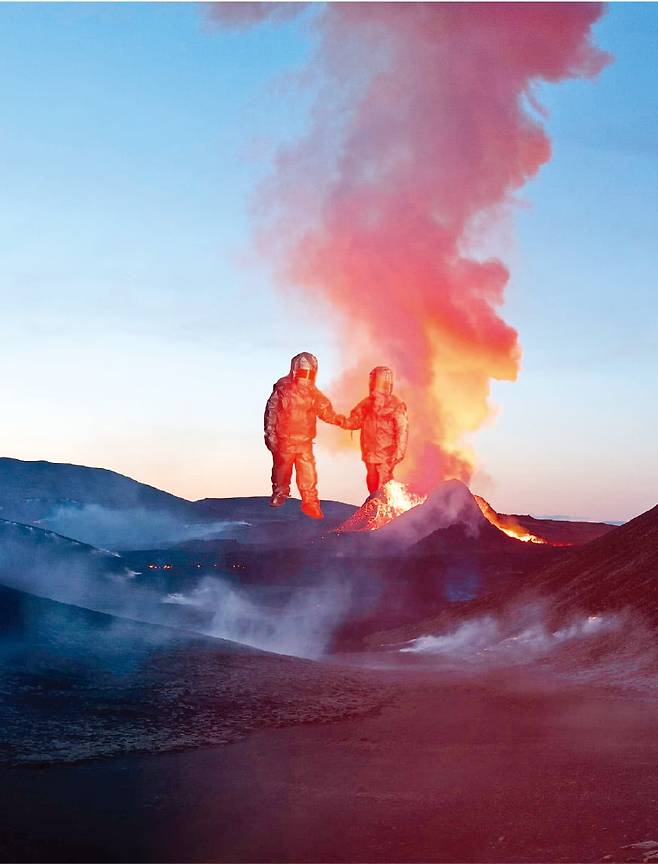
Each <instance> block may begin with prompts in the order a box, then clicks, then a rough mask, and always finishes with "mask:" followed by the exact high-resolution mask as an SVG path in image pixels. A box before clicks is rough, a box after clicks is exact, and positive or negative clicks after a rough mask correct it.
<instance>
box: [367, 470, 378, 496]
mask: <svg viewBox="0 0 658 864" xmlns="http://www.w3.org/2000/svg"><path fill="white" fill-rule="evenodd" d="M377 469H378V466H377V464H376V463H375V462H366V485H367V487H368V492H370V494H371V495H372V494H373V492H376V491H377V490H378V489H379V471H378V470H377Z"/></svg>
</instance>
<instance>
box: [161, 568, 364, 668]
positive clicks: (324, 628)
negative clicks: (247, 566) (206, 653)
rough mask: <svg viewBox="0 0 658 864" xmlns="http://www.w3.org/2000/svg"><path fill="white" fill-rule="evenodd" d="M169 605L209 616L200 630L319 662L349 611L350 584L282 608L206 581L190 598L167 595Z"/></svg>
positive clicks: (308, 592)
mask: <svg viewBox="0 0 658 864" xmlns="http://www.w3.org/2000/svg"><path fill="white" fill-rule="evenodd" d="M164 602H165V603H169V604H175V605H180V606H186V607H192V608H194V609H197V610H200V611H201V612H202V613H204V615H205V616H206V617H207V616H210V620H209V622H208V623H207V624H206V625H204V626H203V628H202V632H204V633H206V634H208V635H209V636H215V637H221V638H222V639H230V640H232V641H234V642H241V643H242V644H244V645H250V646H252V647H254V648H260V649H262V650H264V651H272V652H274V653H276V654H290V655H293V656H295V657H307V658H317V657H320V656H322V654H324V653H325V651H326V649H327V648H328V647H329V643H330V641H331V637H332V635H333V633H334V632H335V630H336V628H337V626H338V624H339V623H340V622H341V621H342V620H343V618H344V617H345V615H346V614H347V612H348V608H349V602H350V590H349V587H348V586H347V585H336V584H333V583H327V584H324V585H320V586H318V587H314V588H310V589H308V588H305V589H304V590H300V591H299V592H297V593H295V594H293V595H292V597H291V598H290V599H289V600H288V601H287V603H286V604H285V606H284V607H283V608H282V609H277V608H272V607H269V608H268V607H267V606H266V605H265V604H264V603H262V602H260V603H259V602H257V601H256V600H255V599H254V598H252V597H250V596H248V595H247V593H246V592H245V591H243V590H240V589H239V588H237V587H235V586H231V585H229V584H228V583H227V582H225V581H224V580H220V579H216V578H213V577H206V578H204V579H203V580H202V581H201V582H200V583H199V585H198V586H197V587H196V588H195V589H194V590H193V591H191V592H189V593H188V594H180V593H176V594H169V595H168V596H167V597H166V598H164Z"/></svg>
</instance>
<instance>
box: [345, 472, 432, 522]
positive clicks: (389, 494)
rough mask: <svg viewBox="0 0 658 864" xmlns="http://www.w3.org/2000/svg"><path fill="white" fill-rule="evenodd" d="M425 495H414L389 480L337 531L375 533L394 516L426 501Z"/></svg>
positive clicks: (401, 484)
mask: <svg viewBox="0 0 658 864" xmlns="http://www.w3.org/2000/svg"><path fill="white" fill-rule="evenodd" d="M426 498H427V496H426V495H415V494H414V493H413V492H410V491H409V489H408V488H407V487H406V486H405V484H404V483H400V482H399V480H389V481H388V483H386V485H385V486H382V488H381V489H378V490H377V491H376V492H375V493H374V494H373V495H371V496H370V498H368V499H367V501H366V502H365V503H364V504H363V505H362V506H361V507H359V509H358V510H357V511H356V513H353V514H352V516H350V518H349V519H347V520H346V521H345V522H343V524H342V525H341V526H340V527H339V528H338V529H337V531H338V532H339V533H341V532H343V531H376V530H377V529H378V528H382V527H383V526H384V525H387V524H388V523H389V522H390V521H391V520H393V519H395V517H396V516H400V515H401V514H402V513H406V511H407V510H411V508H412V507H417V506H418V505H419V504H422V503H423V502H424V501H425V500H426Z"/></svg>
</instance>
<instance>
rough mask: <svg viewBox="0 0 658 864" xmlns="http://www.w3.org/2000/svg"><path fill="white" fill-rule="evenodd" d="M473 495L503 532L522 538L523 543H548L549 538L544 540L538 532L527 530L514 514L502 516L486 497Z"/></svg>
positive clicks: (484, 514) (493, 523) (487, 515)
mask: <svg viewBox="0 0 658 864" xmlns="http://www.w3.org/2000/svg"><path fill="white" fill-rule="evenodd" d="M473 497H474V498H475V500H476V501H477V504H478V507H479V508H480V510H481V511H482V515H483V516H484V518H485V519H486V520H487V522H491V524H492V525H494V526H495V527H496V528H498V530H499V531H502V532H503V534H507V536H508V537H513V538H514V539H515V540H521V541H522V542H523V543H544V544H546V543H548V540H544V538H543V537H537V535H536V534H531V533H530V532H529V531H527V530H526V529H525V528H524V527H523V525H521V523H520V522H518V520H516V519H515V518H514V517H513V516H501V514H500V513H496V511H495V510H494V509H493V507H492V506H491V505H490V504H489V503H487V502H486V501H485V500H484V498H480V496H479V495H474V496H473Z"/></svg>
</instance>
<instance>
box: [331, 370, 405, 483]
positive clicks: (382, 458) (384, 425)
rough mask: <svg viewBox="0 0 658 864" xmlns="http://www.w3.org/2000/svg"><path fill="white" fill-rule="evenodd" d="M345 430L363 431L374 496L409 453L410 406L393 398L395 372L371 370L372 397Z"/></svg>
mask: <svg viewBox="0 0 658 864" xmlns="http://www.w3.org/2000/svg"><path fill="white" fill-rule="evenodd" d="M343 428H344V429H360V430H361V457H362V458H363V461H364V462H365V463H366V472H367V474H366V483H367V484H368V492H370V494H371V495H372V493H373V492H376V491H377V489H379V488H380V487H381V486H383V485H384V484H385V483H388V481H389V480H392V479H393V471H394V469H395V466H396V465H397V463H398V462H401V461H402V460H403V459H404V455H405V453H406V451H407V438H408V435H409V419H408V416H407V406H406V405H405V404H404V402H403V401H402V400H401V399H398V397H397V396H394V395H393V372H392V371H391V370H390V369H389V368H388V367H387V366H376V367H375V368H374V369H373V370H372V372H371V373H370V395H369V396H367V397H366V398H365V399H362V400H361V402H359V404H358V405H357V406H356V407H355V408H354V409H353V410H352V412H351V413H350V416H349V417H348V418H347V420H346V421H345V423H344V424H343Z"/></svg>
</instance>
